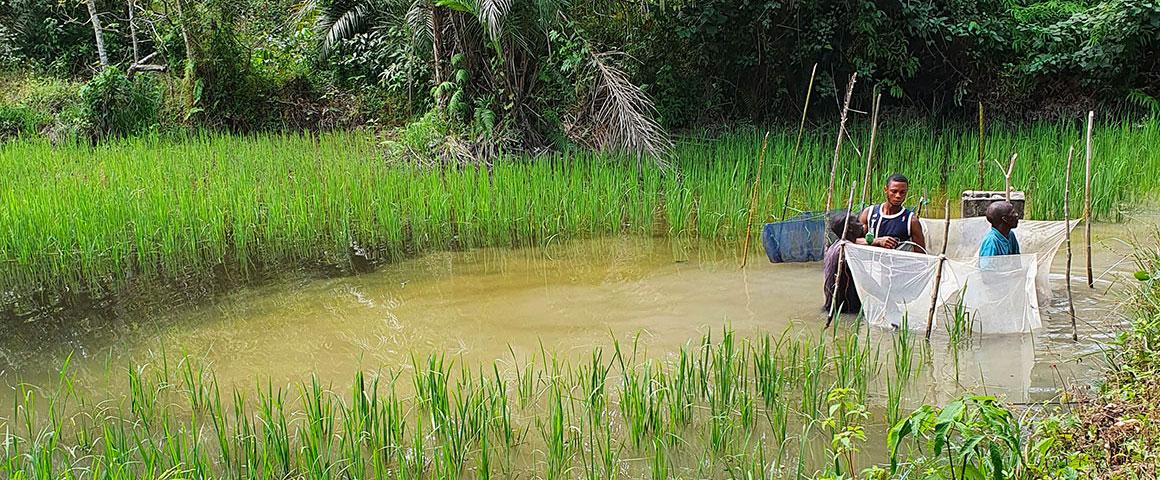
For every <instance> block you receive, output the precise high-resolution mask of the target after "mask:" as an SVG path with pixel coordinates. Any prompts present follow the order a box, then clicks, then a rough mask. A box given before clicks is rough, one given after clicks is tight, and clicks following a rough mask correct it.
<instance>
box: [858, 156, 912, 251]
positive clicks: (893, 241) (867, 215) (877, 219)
mask: <svg viewBox="0 0 1160 480" xmlns="http://www.w3.org/2000/svg"><path fill="white" fill-rule="evenodd" d="M909 190H910V180H907V178H906V177H905V176H903V175H902V174H901V173H895V174H893V175H891V176H890V177H889V178H887V179H886V187H885V188H884V189H883V191H885V192H886V201H885V202H883V203H881V204H879V205H874V206H871V207H867V208H866V209H865V210H862V214H861V215H860V216H859V217H858V220H859V221H860V222H861V223H862V225H865V226H866V229H868V230H869V231H870V234H871V235H872V237H870V238H867V239H865V240H862V241H860V242H858V243H867V242H869V243H870V245H874V246H876V247H882V248H890V249H894V248H899V247H900V246H903V245H904V244H905V247H911V248H913V247H914V246H915V245H917V246H918V249H919V250H921V251H922V252H923V253H926V236H925V235H923V233H922V223H921V222H919V221H918V215H915V214H914V212H911V211H910V210H909V209H907V208H905V207H903V206H902V203H903V202H905V201H906V194H907V192H908V191H909ZM908 242H909V243H908Z"/></svg>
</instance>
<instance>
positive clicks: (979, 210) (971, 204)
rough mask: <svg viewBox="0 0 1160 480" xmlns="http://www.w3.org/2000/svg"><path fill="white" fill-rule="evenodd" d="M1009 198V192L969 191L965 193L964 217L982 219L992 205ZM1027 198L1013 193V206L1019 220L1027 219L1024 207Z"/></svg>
mask: <svg viewBox="0 0 1160 480" xmlns="http://www.w3.org/2000/svg"><path fill="white" fill-rule="evenodd" d="M1006 198H1007V192H1003V191H998V192H996V191H982V190H967V191H965V192H963V208H962V217H963V218H969V217H982V216H984V215H985V214H986V213H987V207H988V206H990V205H991V204H992V203H995V202H1001V201H1003V200H1005V199H1006ZM1025 200H1026V197H1025V196H1024V195H1023V192H1021V191H1013V192H1011V204H1012V205H1014V206H1015V211H1016V212H1018V213H1019V218H1026V217H1025V216H1024V215H1023V205H1024V202H1025Z"/></svg>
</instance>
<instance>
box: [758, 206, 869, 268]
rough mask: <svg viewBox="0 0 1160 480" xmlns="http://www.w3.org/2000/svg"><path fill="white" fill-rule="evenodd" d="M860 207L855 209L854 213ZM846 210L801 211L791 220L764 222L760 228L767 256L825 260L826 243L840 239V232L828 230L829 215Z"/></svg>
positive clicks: (778, 260) (784, 259)
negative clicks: (837, 233)
mask: <svg viewBox="0 0 1160 480" xmlns="http://www.w3.org/2000/svg"><path fill="white" fill-rule="evenodd" d="M859 211H860V210H854V212H855V213H857V212H859ZM845 213H846V210H845V209H834V210H830V211H829V212H828V213H823V212H802V213H800V214H798V215H797V216H796V217H793V218H790V219H789V220H783V221H780V222H775V223H767V224H765V227H764V228H762V230H761V245H762V246H763V247H765V256H766V257H769V261H770V262H773V263H783V262H817V261H819V260H822V258H824V257H825V255H826V246H827V245H830V244H832V243H834V241H836V240H837V236H836V235H834V234H833V233H831V232H830V231H829V225H828V224H829V219H830V218H834V217H836V216H841V215H843V214H845Z"/></svg>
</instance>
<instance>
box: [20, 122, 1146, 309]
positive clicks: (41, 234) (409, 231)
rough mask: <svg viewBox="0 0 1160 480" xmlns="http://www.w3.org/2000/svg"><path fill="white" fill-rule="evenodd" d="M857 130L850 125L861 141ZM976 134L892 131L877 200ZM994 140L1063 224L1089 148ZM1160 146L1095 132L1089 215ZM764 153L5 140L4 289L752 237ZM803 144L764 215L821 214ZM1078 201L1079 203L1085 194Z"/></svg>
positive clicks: (766, 190)
mask: <svg viewBox="0 0 1160 480" xmlns="http://www.w3.org/2000/svg"><path fill="white" fill-rule="evenodd" d="M864 134H865V132H862V131H861V130H859V129H857V128H856V129H854V131H853V135H854V137H855V139H860V138H861V137H862V136H866V135H864ZM971 135H972V133H971V132H970V130H969V129H964V130H963V131H961V132H959V131H957V130H946V131H941V132H935V133H932V132H931V131H930V130H928V129H925V128H917V127H904V128H897V129H890V128H888V127H886V126H884V127H883V129H882V130H881V132H880V141H879V146H878V147H877V153H876V155H875V156H876V162H875V168H874V175H873V177H872V178H873V179H874V185H871V188H870V191H871V193H872V197H871V198H872V199H873V200H880V198H878V191H879V190H880V186H879V185H878V181H879V179H880V178H881V177H883V176H885V174H886V173H888V172H892V171H900V172H904V173H906V174H907V175H909V176H910V178H911V179H912V189H911V190H912V197H913V198H915V199H916V198H917V197H918V196H919V194H920V193H921V192H923V191H926V192H928V193H929V194H930V195H931V196H933V197H935V198H938V197H940V196H942V195H944V194H946V195H951V196H957V192H958V191H960V190H963V189H973V188H975V187H976V183H977V180H976V175H977V166H976V160H975V158H976V157H977V153H976V150H975V148H976V145H977V141H976V140H975V138H974V137H972V136H971ZM988 135H989V136H988V141H987V158H988V159H999V160H1003V159H1006V158H1007V157H1008V156H1009V154H1010V152H1012V151H1017V152H1019V154H1020V161H1019V162H1018V163H1017V165H1016V169H1015V174H1014V179H1013V181H1014V184H1015V187H1016V188H1020V189H1023V190H1025V191H1027V193H1028V195H1029V201H1028V207H1027V208H1028V212H1029V215H1030V216H1031V217H1034V218H1055V217H1058V216H1059V215H1060V211H1061V206H1062V203H1061V200H1062V195H1063V185H1062V175H1061V174H1060V172H1061V171H1062V168H1063V167H1062V166H1063V164H1064V161H1065V158H1064V155H1065V154H1066V150H1067V147H1068V146H1069V145H1071V144H1072V143H1074V142H1076V141H1079V140H1080V139H1081V135H1082V132H1081V131H1080V129H1079V127H1078V125H1047V124H1044V125H1033V126H1029V127H1024V128H1021V129H1018V130H1009V131H1004V130H1000V131H996V132H991V133H989V134H988ZM1157 137H1160V122H1157V121H1147V122H1144V123H1140V124H1132V123H1121V124H1111V125H1103V126H1100V127H1098V128H1097V130H1096V135H1095V145H1096V148H1095V153H1096V162H1097V163H1096V166H1095V169H1094V170H1095V176H1094V179H1093V183H1094V191H1095V193H1096V195H1095V198H1094V203H1093V209H1094V211H1095V212H1096V214H1097V218H1105V219H1115V218H1116V215H1118V214H1119V213H1120V212H1122V210H1123V209H1125V208H1131V206H1132V204H1133V203H1134V202H1137V201H1139V200H1141V199H1142V198H1144V197H1145V196H1147V195H1149V194H1151V193H1152V190H1153V189H1154V187H1155V185H1154V183H1155V182H1154V180H1153V179H1154V178H1156V177H1157V175H1158V174H1160V145H1158V144H1156V142H1152V141H1151V139H1154V138H1157ZM760 142H761V132H757V131H750V132H734V133H731V134H727V135H725V136H722V137H719V138H716V139H711V140H709V139H706V140H697V141H684V142H680V143H678V145H677V147H676V148H675V149H674V151H673V152H672V153H671V156H670V158H669V159H668V166H667V167H658V166H656V165H653V164H645V165H644V167H643V168H642V169H641V170H640V171H639V172H638V171H637V169H636V166H635V163H634V162H633V161H631V160H629V159H624V158H617V157H610V156H607V155H603V154H596V153H592V152H585V151H577V152H565V153H560V154H555V155H553V156H551V157H547V158H537V159H530V160H529V159H518V158H507V159H501V160H498V161H497V162H496V163H495V165H494V167H493V168H492V169H491V170H490V171H489V170H488V169H486V168H482V167H479V168H477V167H453V166H449V167H445V168H436V169H419V168H416V167H412V166H407V165H399V164H397V163H392V162H390V161H387V160H384V159H382V158H381V156H380V149H379V147H378V145H377V144H376V140H375V138H374V137H373V136H371V135H369V134H364V133H333V134H324V135H322V136H319V137H312V136H301V135H267V136H259V137H230V136H211V135H203V136H197V137H193V138H189V139H186V140H182V141H175V140H172V139H162V138H155V137H144V138H134V139H128V140H124V141H121V142H117V143H112V144H108V145H104V146H101V147H97V148H90V147H85V146H77V145H64V146H52V145H49V144H47V143H45V142H42V141H35V140H33V141H16V142H9V143H7V144H4V145H2V146H0V177H3V178H5V180H6V181H5V182H4V183H3V185H0V224H4V225H5V226H6V235H5V236H3V237H0V288H3V289H17V290H19V289H24V288H29V287H31V286H37V285H48V286H49V287H50V288H51V286H52V285H91V286H96V285H113V286H115V285H117V284H119V283H120V282H122V281H124V279H126V278H129V277H141V276H145V277H148V276H152V275H161V276H178V275H185V274H191V273H192V274H206V273H209V272H213V271H214V269H215V267H223V266H224V267H225V268H226V270H229V271H240V272H242V273H245V272H246V271H248V270H252V269H258V268H266V269H269V268H274V269H277V268H284V267H283V265H298V264H301V263H303V262H316V261H322V262H324V263H328V264H336V265H349V264H350V262H352V252H354V251H356V250H365V251H366V252H369V255H370V256H371V257H375V258H378V259H380V260H384V259H385V260H389V259H393V258H399V257H401V256H404V255H407V254H410V253H414V252H421V251H429V250H435V249H446V248H472V247H481V246H514V245H535V244H538V243H540V242H544V241H547V240H548V239H553V238H569V237H584V236H596V235H608V234H619V233H630V234H665V235H697V236H701V237H708V238H717V239H722V240H725V241H734V240H736V239H737V238H739V237H740V236H744V232H745V230H746V221H747V212H748V200H749V192H750V184H751V182H752V179H753V178H755V176H756V174H757V172H756V171H755V170H756V165H757V161H756V160H757V150H758V148H759V146H760ZM792 142H793V138H792V133H786V132H780V133H775V134H773V135H771V136H770V146H769V152H768V158H767V159H766V162H765V171H764V172H761V178H762V179H763V181H762V184H761V185H760V186H759V188H758V191H757V203H756V210H755V217H754V218H755V221H756V222H765V221H771V220H776V219H777V218H778V217H779V216H780V213H781V203H782V198H783V196H784V194H785V190H786V188H788V187H790V185H788V184H787V183H786V181H785V179H787V178H789V176H790V175H791V174H792V175H793V177H794V179H795V180H794V182H793V185H792V189H793V192H794V195H793V197H792V202H791V212H792V211H794V210H801V209H805V210H816V209H819V208H821V207H822V205H823V203H824V199H825V195H826V191H825V190H826V185H827V184H828V180H829V179H828V175H829V163H830V160H831V158H832V152H833V148H832V138H831V136H829V135H827V133H826V132H824V131H815V132H811V133H810V134H809V135H808V136H807V138H806V139H805V140H804V142H803V147H802V152H801V154H800V156H798V157H794V156H793V154H792ZM844 152H845V153H844V155H843V158H842V162H841V165H840V168H839V170H838V172H839V178H838V179H837V181H836V184H837V185H839V186H840V188H839V189H838V190H839V191H838V192H835V198H837V199H839V200H836V201H835V204H838V203H841V202H842V201H844V197H845V195H844V194H843V193H842V191H844V190H845V188H846V187H845V186H846V185H849V184H850V182H851V181H855V180H857V181H861V178H862V175H863V168H864V167H863V161H862V160H861V159H859V158H857V156H856V155H855V153H854V150H853V149H852V148H847V149H844ZM989 161H990V160H989ZM1080 165H1081V166H1080V167H1079V168H1082V164H1080ZM986 172H987V179H986V186H987V187H988V188H992V189H1002V185H1003V182H1002V176H1001V175H1000V174H999V172H998V169H997V168H995V167H994V166H993V165H987V169H986ZM1076 173H1077V174H1076V175H1074V177H1075V178H1082V176H1081V174H1080V173H1081V172H1079V171H1077V172H1076ZM859 190H861V189H860V188H859ZM948 192H949V193H948ZM1072 195H1073V198H1072V201H1073V205H1080V204H1081V201H1082V188H1080V185H1079V184H1078V182H1077V185H1076V188H1073V189H1072ZM937 203H938V202H935V204H937ZM940 214H941V212H940ZM759 230H760V228H755V229H754V231H755V232H756V231H759Z"/></svg>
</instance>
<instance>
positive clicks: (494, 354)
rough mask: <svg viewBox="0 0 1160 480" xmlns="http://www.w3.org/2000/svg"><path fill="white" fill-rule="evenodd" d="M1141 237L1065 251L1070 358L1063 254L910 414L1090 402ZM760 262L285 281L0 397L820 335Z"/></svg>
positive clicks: (500, 254)
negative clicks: (1036, 293)
mask: <svg viewBox="0 0 1160 480" xmlns="http://www.w3.org/2000/svg"><path fill="white" fill-rule="evenodd" d="M1150 224H1151V223H1150V221H1139V220H1134V221H1129V222H1127V223H1125V224H1119V225H1098V226H1097V227H1096V229H1095V230H1096V234H1097V235H1096V249H1095V256H1094V264H1095V270H1096V272H1097V277H1098V278H1097V287H1096V289H1094V290H1093V289H1089V288H1087V286H1086V285H1084V282H1083V280H1082V279H1081V278H1078V277H1079V276H1081V275H1082V272H1083V269H1082V265H1083V263H1082V261H1083V257H1082V254H1081V252H1082V249H1081V248H1080V247H1082V242H1081V243H1078V244H1077V248H1076V252H1077V256H1076V265H1075V267H1073V271H1074V272H1075V273H1076V274H1077V278H1076V279H1074V280H1073V281H1074V282H1075V283H1074V286H1075V296H1076V308H1077V313H1078V316H1079V318H1080V319H1081V320H1080V325H1079V335H1080V341H1079V342H1078V343H1076V342H1072V340H1071V338H1070V336H1071V327H1070V322H1069V320H1068V318H1067V314H1066V303H1065V296H1064V295H1063V294H1062V283H1063V282H1062V277H1063V274H1062V272H1063V262H1064V255H1063V254H1062V253H1061V254H1060V255H1058V256H1057V259H1056V266H1055V268H1054V273H1055V275H1056V277H1058V278H1056V282H1055V285H1056V292H1057V294H1056V295H1055V296H1054V300H1053V303H1052V305H1051V306H1050V307H1048V308H1046V309H1044V310H1043V311H1044V313H1045V318H1044V324H1045V328H1043V329H1042V330H1040V331H1038V332H1036V333H1035V334H1029V335H1015V336H992V337H981V338H976V339H975V341H974V342H973V343H972V344H971V345H970V346H969V347H967V348H964V349H961V351H960V352H959V355H958V356H954V355H952V354H950V353H948V351H947V348H946V346H945V341H944V340H941V339H940V337H939V336H938V335H936V338H935V340H934V342H933V345H932V348H931V349H930V357H929V359H928V363H929V366H928V367H927V368H925V369H924V370H923V373H922V379H921V380H920V384H919V385H918V388H916V389H915V391H914V393H913V394H912V395H911V396H912V398H909V399H907V403H911V404H914V403H918V402H936V401H944V400H946V399H948V398H951V397H956V396H958V395H960V394H961V393H962V392H964V391H973V392H978V393H988V394H995V395H999V396H1001V397H1002V398H1005V399H1006V400H1008V401H1010V402H1033V401H1041V400H1046V399H1049V398H1051V397H1053V396H1054V395H1056V394H1057V392H1059V390H1060V388H1061V387H1063V386H1065V385H1066V386H1069V387H1070V386H1076V385H1085V384H1090V383H1091V382H1092V381H1093V380H1094V379H1095V378H1096V377H1097V376H1098V374H1099V372H1100V368H1101V366H1102V364H1101V359H1100V356H1099V352H1100V351H1101V349H1102V348H1103V345H1104V344H1105V343H1106V342H1107V341H1108V340H1109V339H1110V338H1112V337H1113V336H1114V335H1115V334H1116V332H1117V331H1119V329H1120V328H1122V325H1123V323H1124V320H1123V317H1122V315H1120V314H1119V313H1117V310H1116V305H1117V303H1118V301H1119V300H1120V299H1121V296H1120V295H1119V292H1121V291H1122V289H1119V288H1117V284H1119V283H1123V282H1125V280H1124V278H1126V275H1125V273H1126V272H1129V271H1130V270H1131V262H1130V261H1129V260H1126V259H1125V256H1126V255H1127V254H1129V253H1130V251H1131V249H1130V248H1129V247H1128V246H1127V245H1126V244H1125V243H1123V242H1122V241H1121V240H1120V239H1122V238H1126V237H1128V236H1130V235H1133V234H1136V233H1143V232H1147V231H1148V229H1149V228H1150V227H1149V225H1150ZM1081 230H1082V229H1077V233H1078V232H1080V231H1081ZM756 248H757V249H758V251H755V252H752V253H751V255H752V257H751V258H750V262H749V267H748V268H747V269H745V270H739V268H738V264H739V253H738V250H739V248H738V247H737V246H735V245H721V244H719V243H714V242H708V241H698V240H677V239H654V238H640V237H615V238H598V239H589V240H577V241H568V242H552V243H550V244H548V245H545V246H541V247H536V248H524V249H482V250H473V251H467V252H441V253H432V254H428V255H424V256H422V257H420V258H416V259H412V260H408V261H404V262H401V263H398V264H393V265H389V266H384V267H382V268H380V269H378V270H377V271H375V272H373V273H368V274H361V275H355V276H349V277H343V278H328V279H318V278H311V277H309V276H305V275H300V276H296V275H293V274H291V275H289V276H286V277H283V278H281V279H279V280H277V281H275V282H273V283H271V284H267V285H265V286H261V287H257V288H244V289H241V290H238V291H235V292H232V293H230V294H227V295H225V296H223V297H219V298H217V299H214V300H213V301H209V302H203V304H200V305H177V306H175V307H174V308H172V309H170V310H169V311H166V312H164V313H160V314H150V315H148V316H145V317H142V318H133V319H131V320H129V321H124V322H120V323H118V324H117V325H116V326H115V327H111V328H112V329H113V330H114V331H111V332H102V333H103V334H101V335H60V334H59V333H54V335H58V337H54V338H44V339H43V340H44V342H47V343H49V344H50V347H49V348H45V349H41V350H37V353H36V354H35V355H32V356H29V355H21V353H22V352H21V351H19V350H21V349H22V348H23V347H22V346H20V345H17V346H12V347H8V349H9V351H7V352H2V353H4V354H5V357H6V358H7V359H8V367H7V369H6V370H5V371H4V372H3V383H5V384H8V385H12V384H15V383H17V382H20V381H25V382H30V383H41V382H47V381H50V380H51V379H54V378H55V376H56V370H57V369H58V368H59V367H60V365H61V364H62V363H63V360H64V358H65V357H66V356H67V355H70V354H71V355H72V359H71V365H70V370H71V371H73V372H74V373H76V374H77V377H78V381H79V382H80V383H81V384H82V385H84V386H85V387H86V388H87V389H89V390H91V391H92V392H94V393H96V394H98V395H99V394H101V393H108V394H115V393H117V392H122V391H123V390H124V388H125V382H126V380H125V375H124V371H125V370H124V369H125V366H126V365H140V364H144V363H149V362H156V361H157V360H158V359H159V358H160V356H161V355H162V352H165V354H167V355H174V354H188V355H191V356H194V357H197V358H200V359H202V360H203V361H204V362H205V363H207V364H208V365H209V366H210V367H211V368H212V369H213V371H214V372H215V373H216V376H217V379H218V380H219V381H220V382H221V383H222V384H223V385H228V384H235V385H240V386H243V387H246V386H249V385H253V382H254V381H255V380H256V379H270V380H271V381H273V382H274V383H275V384H278V383H284V382H285V383H288V382H297V381H301V380H303V379H305V378H307V377H308V376H309V375H310V374H312V373H313V374H317V375H318V376H319V377H320V378H321V379H322V381H323V382H324V383H325V382H330V383H333V384H335V385H347V384H348V383H349V381H350V379H351V378H352V376H353V375H354V372H355V371H356V370H359V369H363V370H379V369H383V368H391V369H399V368H407V367H408V366H409V365H410V363H411V354H412V353H416V354H425V353H429V352H444V353H446V354H449V355H451V356H453V358H455V359H456V361H457V362H463V363H466V364H468V365H474V364H484V365H486V364H490V363H491V362H493V361H500V362H506V361H510V359H511V358H512V355H513V353H514V354H515V355H517V356H519V357H521V358H523V357H524V356H525V355H530V354H534V353H538V352H540V349H541V348H543V349H545V350H547V351H549V352H556V353H557V354H560V355H561V356H562V357H564V358H577V359H578V358H581V357H584V356H586V355H587V354H589V353H590V352H591V351H592V349H593V348H594V347H598V346H599V347H604V348H605V349H606V350H607V349H608V348H609V347H610V345H611V343H612V340H613V339H614V338H615V339H619V340H620V341H621V342H622V343H625V342H631V341H632V338H633V337H634V336H636V335H639V339H640V344H641V345H642V346H643V347H644V348H645V349H647V352H648V354H650V355H652V356H656V357H663V356H665V355H667V354H669V353H671V352H673V351H674V350H676V349H677V348H678V347H679V346H680V345H682V344H684V343H687V342H695V341H697V340H698V339H700V337H701V336H702V335H703V334H705V333H707V332H713V333H715V334H719V333H720V332H721V330H722V329H723V328H732V329H734V330H735V331H736V332H737V334H738V335H739V336H743V337H744V336H755V335H764V334H766V333H771V334H774V335H779V334H781V333H782V332H789V333H790V334H800V335H816V334H817V332H818V331H819V329H820V328H821V326H822V324H823V322H824V316H823V314H822V312H821V309H820V304H821V295H820V294H821V282H822V278H821V271H820V269H821V265H820V264H818V263H812V264H778V265H774V264H770V263H768V262H767V261H766V260H765V259H764V257H761V256H760V255H761V252H760V245H757V246H756ZM163 310H164V309H163ZM126 315H132V313H131V312H130V313H129V314H126ZM28 328H35V326H34V325H29V326H28ZM54 332H56V331H54ZM871 334H872V335H874V336H876V338H878V339H887V341H885V342H882V343H883V346H884V350H883V354H882V355H880V358H881V360H880V361H882V362H884V363H885V362H888V361H889V355H886V354H885V353H886V352H885V348H887V347H888V346H889V341H888V338H889V336H890V335H891V333H890V332H888V331H878V330H875V331H872V332H871ZM24 347H29V348H28V350H29V351H31V350H32V349H31V348H30V346H27V345H26V346H24ZM23 353H27V352H23ZM11 395H12V390H11V389H10V388H2V389H0V402H4V403H0V404H6V403H7V402H8V398H10V396H11Z"/></svg>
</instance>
